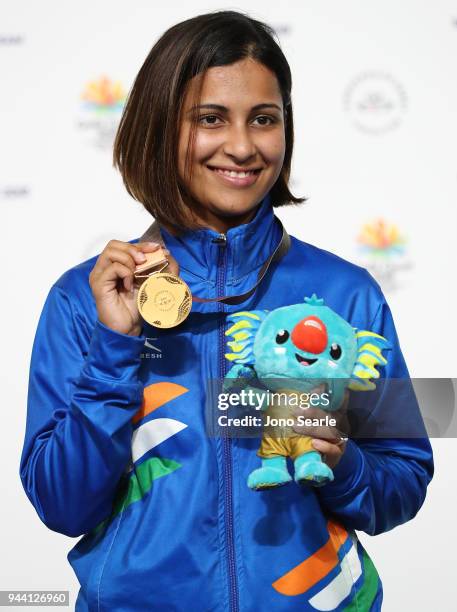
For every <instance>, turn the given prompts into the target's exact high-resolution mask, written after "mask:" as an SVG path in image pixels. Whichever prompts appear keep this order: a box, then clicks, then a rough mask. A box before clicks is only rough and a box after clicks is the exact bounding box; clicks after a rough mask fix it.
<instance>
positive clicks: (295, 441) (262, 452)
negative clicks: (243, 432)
mask: <svg viewBox="0 0 457 612" xmlns="http://www.w3.org/2000/svg"><path fill="white" fill-rule="evenodd" d="M311 442H312V438H311V437H310V436H300V435H296V436H288V437H285V438H279V437H278V438H271V437H269V436H262V442H261V444H260V448H259V450H258V451H257V455H258V456H259V457H262V458H263V459H269V458H270V457H273V456H276V457H277V456H278V455H282V456H284V457H292V459H296V458H297V457H299V456H300V455H303V454H304V453H309V452H310V451H315V450H316V449H315V448H314V446H313V445H312V443H311Z"/></svg>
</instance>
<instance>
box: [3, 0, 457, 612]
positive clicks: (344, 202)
mask: <svg viewBox="0 0 457 612" xmlns="http://www.w3.org/2000/svg"><path fill="white" fill-rule="evenodd" d="M229 8H230V9H238V10H243V11H246V12H248V13H249V14H250V15H251V16H253V17H256V18H259V19H262V20H265V21H267V22H269V23H270V24H271V25H273V27H275V28H276V30H277V32H278V35H279V37H280V40H281V45H282V47H283V49H284V51H285V54H286V56H287V58H288V60H289V63H290V65H291V68H292V73H293V79H294V89H293V103H294V113H295V117H294V118H295V125H296V133H295V138H296V141H295V142H296V145H295V157H294V164H293V181H292V191H293V192H294V193H295V194H297V195H306V196H308V197H309V202H308V204H306V205H304V206H302V207H301V208H296V209H294V208H292V207H290V209H289V210H281V211H280V212H279V213H278V215H279V216H280V217H281V218H282V220H283V221H284V222H285V225H286V227H288V228H289V230H290V231H291V233H292V234H294V235H295V236H297V237H298V238H301V239H303V240H305V241H307V242H311V243H313V244H316V245H318V246H320V247H323V248H325V249H328V250H330V251H333V252H336V253H337V254H339V255H341V256H343V257H345V258H346V259H349V260H351V261H354V262H356V263H358V264H360V265H364V266H366V267H368V268H369V269H370V271H372V273H373V274H374V275H375V277H376V278H377V279H378V280H379V282H380V283H381V286H382V288H383V290H384V291H385V294H386V297H387V299H388V301H389V304H390V305H391V308H392V311H393V315H394V319H395V322H396V326H397V331H398V334H399V337H400V342H401V346H402V349H403V352H404V355H405V358H406V361H407V364H408V367H409V370H410V373H411V375H412V376H416V377H436V378H440V377H452V376H454V377H456V376H457V365H456V348H455V347H456V341H457V337H456V331H455V330H456V325H455V302H456V290H455V273H454V270H455V265H456V257H455V251H454V245H455V240H456V238H455V234H456V229H457V213H456V206H455V203H456V196H457V165H456V155H455V142H456V127H457V117H456V108H457V81H456V78H455V68H456V66H455V64H456V58H457V2H451V1H450V0H440V2H419V1H418V0H402V1H401V2H398V1H395V0H382V1H381V0H372V1H371V2H369V3H367V2H364V1H363V0H344V1H341V0H319V1H317V0H309V1H307V2H301V1H298V0H297V1H294V2H292V1H286V0H282V1H281V2H273V1H272V0H262V1H254V0H250V1H248V0H246V1H245V2H243V3H241V4H230V5H227V4H223V3H219V2H201V1H199V0H194V2H193V3H188V2H183V1H182V0H175V2H174V3H169V4H168V8H167V9H166V10H165V8H164V7H163V5H157V4H154V3H152V2H147V1H146V0H137V1H136V2H134V3H126V2H120V1H119V0H115V1H113V0H110V1H108V0H103V1H98V2H89V0H80V1H79V2H77V3H76V2H68V1H57V0H41V2H32V1H31V0H30V1H29V2H27V1H24V0H14V1H13V0H9V1H8V0H4V1H3V2H2V4H1V5H0V75H1V84H0V90H1V96H0V142H1V148H0V211H1V217H2V225H1V227H2V239H1V250H2V253H1V257H2V259H1V261H2V264H3V270H4V272H3V283H2V284H3V299H2V301H1V308H2V316H1V320H2V322H3V332H2V356H3V360H2V368H1V377H2V388H3V393H4V395H3V398H4V399H3V426H2V427H1V429H0V453H1V459H2V468H3V470H2V471H3V481H2V485H1V497H2V499H1V501H2V503H1V510H0V512H1V520H0V539H1V543H2V544H1V546H2V557H1V561H0V589H70V591H71V602H72V605H73V604H74V600H75V597H76V593H77V589H78V584H77V582H76V578H75V577H74V575H73V572H72V570H71V567H70V565H69V564H68V563H67V561H66V554H67V552H68V551H69V550H70V548H71V547H72V546H73V545H74V544H75V542H76V540H75V539H71V538H67V537H66V536H62V535H59V534H56V533H54V532H52V531H50V530H48V529H47V528H46V527H44V525H42V523H41V522H40V520H39V519H38V517H37V515H36V514H35V510H34V509H33V507H32V506H31V505H30V503H29V502H28V500H27V498H26V496H25V493H24V492H23V490H22V486H21V483H20V480H19V457H20V451H21V448H22V443H23V435H24V426H25V411H26V393H27V375H28V367H29V360H30V352H31V347H32V341H33V336H34V333H35V328H36V324H37V320H38V316H39V314H40V311H41V308H42V306H43V302H44V299H45V297H46V294H47V292H48V290H49V288H50V286H51V284H52V283H53V282H54V281H55V280H56V279H57V278H58V277H59V276H60V275H61V274H62V273H63V272H64V271H65V270H66V269H68V268H69V267H71V266H73V265H75V264H77V263H79V262H80V261H82V260H83V259H87V258H88V257H90V256H92V255H95V254H96V253H99V252H100V250H101V249H102V248H103V246H104V245H105V244H106V242H107V241H108V240H109V239H111V238H117V239H120V240H130V239H132V238H136V237H138V236H140V235H141V234H142V233H143V231H144V229H145V228H146V227H147V226H148V225H149V224H150V222H151V218H150V217H149V216H148V215H147V213H146V212H145V211H144V210H143V209H142V207H141V205H139V204H138V203H136V202H134V201H133V200H132V199H131V198H130V197H129V196H128V195H127V194H126V192H125V191H124V188H123V185H122V182H121V179H120V177H119V175H118V174H116V173H115V172H114V170H113V169H112V167H111V145H112V139H113V136H114V130H115V128H116V125H117V122H118V120H119V117H120V111H121V108H122V103H123V99H124V97H125V95H126V93H127V92H128V90H129V89H130V87H131V85H132V83H133V79H134V77H135V75H136V73H137V71H138V70H139V68H140V66H141V64H142V63H143V61H144V59H145V57H146V55H147V53H148V52H149V50H150V48H151V47H152V45H153V43H154V42H155V40H156V39H157V37H158V36H159V35H160V34H161V33H162V32H163V31H164V30H165V29H166V28H168V27H169V26H171V25H172V24H174V23H176V22H177V21H181V20H183V19H186V18H188V17H191V16H194V15H197V14H200V13H204V12H207V11H209V10H215V9H229ZM453 57H454V60H452V58H453ZM361 236H362V237H363V238H364V240H362V241H361ZM362 243H363V244H362ZM363 245H364V246H365V248H364V249H363V248H362V246H363ZM433 447H434V451H435V461H436V475H435V478H434V480H433V481H432V484H431V485H430V488H429V494H428V497H427V500H426V502H425V505H424V507H423V509H422V510H421V511H420V513H419V515H418V516H417V517H416V518H415V519H414V520H413V521H412V522H410V523H408V524H406V525H404V526H401V527H399V528H397V529H395V530H393V531H392V532H389V533H387V534H383V535H380V536H376V537H374V538H370V537H368V536H365V535H364V534H362V536H361V539H362V540H363V543H364V545H365V546H366V547H367V549H368V551H369V552H370V555H371V556H372V558H373V560H374V562H375V564H376V566H377V567H378V569H379V571H380V574H381V578H382V580H383V582H384V589H385V595H384V597H385V600H384V601H385V606H384V609H385V610H386V611H388V612H398V611H399V610H415V611H416V612H422V611H424V612H425V611H426V610H427V611H428V610H429V609H430V608H431V607H432V606H433V607H434V609H436V610H440V612H446V611H448V610H449V611H450V610H454V609H455V599H456V595H457V589H456V586H455V582H456V581H455V554H454V550H455V547H456V545H457V538H456V536H455V531H454V530H453V529H452V528H449V524H450V523H451V521H452V516H453V514H454V513H455V507H456V502H457V494H456V477H455V464H456V459H457V452H456V448H455V443H454V440H434V441H433Z"/></svg>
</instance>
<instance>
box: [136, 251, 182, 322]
mask: <svg viewBox="0 0 457 612" xmlns="http://www.w3.org/2000/svg"><path fill="white" fill-rule="evenodd" d="M145 256H146V261H145V262H144V263H143V264H140V265H138V266H137V267H136V269H135V278H136V279H141V278H145V279H146V280H145V281H144V282H143V283H142V284H141V286H140V288H139V289H138V295H137V305H138V311H139V313H140V315H141V316H142V317H143V319H144V320H145V321H146V322H147V323H149V324H150V325H153V326H154V327H164V328H167V327H175V326H176V325H179V324H180V323H182V321H184V319H186V318H187V316H188V314H189V312H190V309H191V308H192V293H191V291H190V289H189V287H188V286H187V284H186V283H185V282H184V281H183V280H182V279H181V278H180V277H179V276H176V275H175V274H170V272H163V270H164V269H165V268H166V267H167V266H168V260H167V258H166V255H165V253H164V251H163V249H162V248H159V249H158V250H156V251H154V252H153V253H145ZM142 272H144V273H145V274H142Z"/></svg>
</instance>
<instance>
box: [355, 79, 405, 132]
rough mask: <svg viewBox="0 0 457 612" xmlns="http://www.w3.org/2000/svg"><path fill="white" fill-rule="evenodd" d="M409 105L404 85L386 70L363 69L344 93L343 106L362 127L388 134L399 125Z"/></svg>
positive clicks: (359, 126) (356, 124)
mask: <svg viewBox="0 0 457 612" xmlns="http://www.w3.org/2000/svg"><path fill="white" fill-rule="evenodd" d="M407 105H408V100H407V96H406V93H405V89H404V88H403V86H402V85H401V84H400V83H399V82H398V81H397V80H396V79H394V78H393V77H392V76H391V75H390V74H387V73H385V72H363V73H362V74H359V75H358V76H357V77H355V78H354V79H353V80H352V81H351V82H350V83H349V85H348V86H347V87H346V90H345V92H344V95H343V107H344V110H345V112H346V113H347V114H348V116H349V119H350V121H351V123H352V125H354V126H355V127H356V128H357V129H358V130H360V131H362V132H366V133H368V134H384V133H386V132H390V131H392V130H395V129H397V128H398V127H399V125H400V124H401V122H402V120H403V116H404V114H405V112H406V109H407Z"/></svg>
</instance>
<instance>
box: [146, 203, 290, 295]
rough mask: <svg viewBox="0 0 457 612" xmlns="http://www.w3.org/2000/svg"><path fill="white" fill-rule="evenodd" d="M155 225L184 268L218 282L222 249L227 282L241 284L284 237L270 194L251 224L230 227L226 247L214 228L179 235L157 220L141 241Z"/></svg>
mask: <svg viewBox="0 0 457 612" xmlns="http://www.w3.org/2000/svg"><path fill="white" fill-rule="evenodd" d="M154 226H155V230H156V231H157V226H158V227H159V228H160V233H161V235H162V241H163V242H164V243H165V246H166V248H167V249H168V250H169V251H170V253H171V254H172V255H173V257H174V258H175V259H176V261H177V262H178V264H179V266H180V268H181V269H183V270H185V271H187V272H189V273H190V274H192V275H194V276H197V277H200V278H201V279H204V280H206V281H208V280H209V281H212V282H214V283H215V282H216V279H217V270H218V264H219V263H220V255H221V253H220V251H221V249H225V250H226V258H225V264H226V277H225V278H226V281H225V284H226V285H230V284H237V282H238V281H240V280H241V279H242V278H243V277H244V276H246V275H248V274H249V273H250V272H252V271H254V270H257V269H258V268H260V266H261V265H262V264H263V263H264V262H265V261H266V260H267V259H268V257H269V256H270V255H271V253H272V252H273V251H274V249H275V248H276V246H277V245H278V243H279V241H280V240H281V229H280V227H279V223H278V221H277V219H276V217H275V215H274V213H273V207H272V205H271V198H270V194H269V193H268V194H267V195H266V196H265V197H264V199H263V200H262V201H261V203H260V204H259V206H258V208H257V212H256V214H255V216H254V217H253V219H251V221H249V223H243V224H242V225H238V226H236V227H232V228H230V229H229V230H227V232H226V233H225V236H226V240H225V246H223V245H222V244H221V243H220V237H221V234H219V233H218V232H216V231H214V230H212V229H209V228H203V229H199V230H189V231H187V232H185V233H183V234H181V235H180V236H179V237H178V236H172V235H171V234H170V233H169V232H168V231H167V230H166V229H165V228H164V227H163V226H161V225H159V224H157V223H156V222H154V223H153V224H152V225H151V226H150V228H149V229H148V230H147V231H146V232H145V234H144V235H143V236H142V237H141V238H140V239H139V240H140V241H141V240H147V239H150V237H151V236H152V235H153V234H154ZM218 239H219V241H218Z"/></svg>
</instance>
